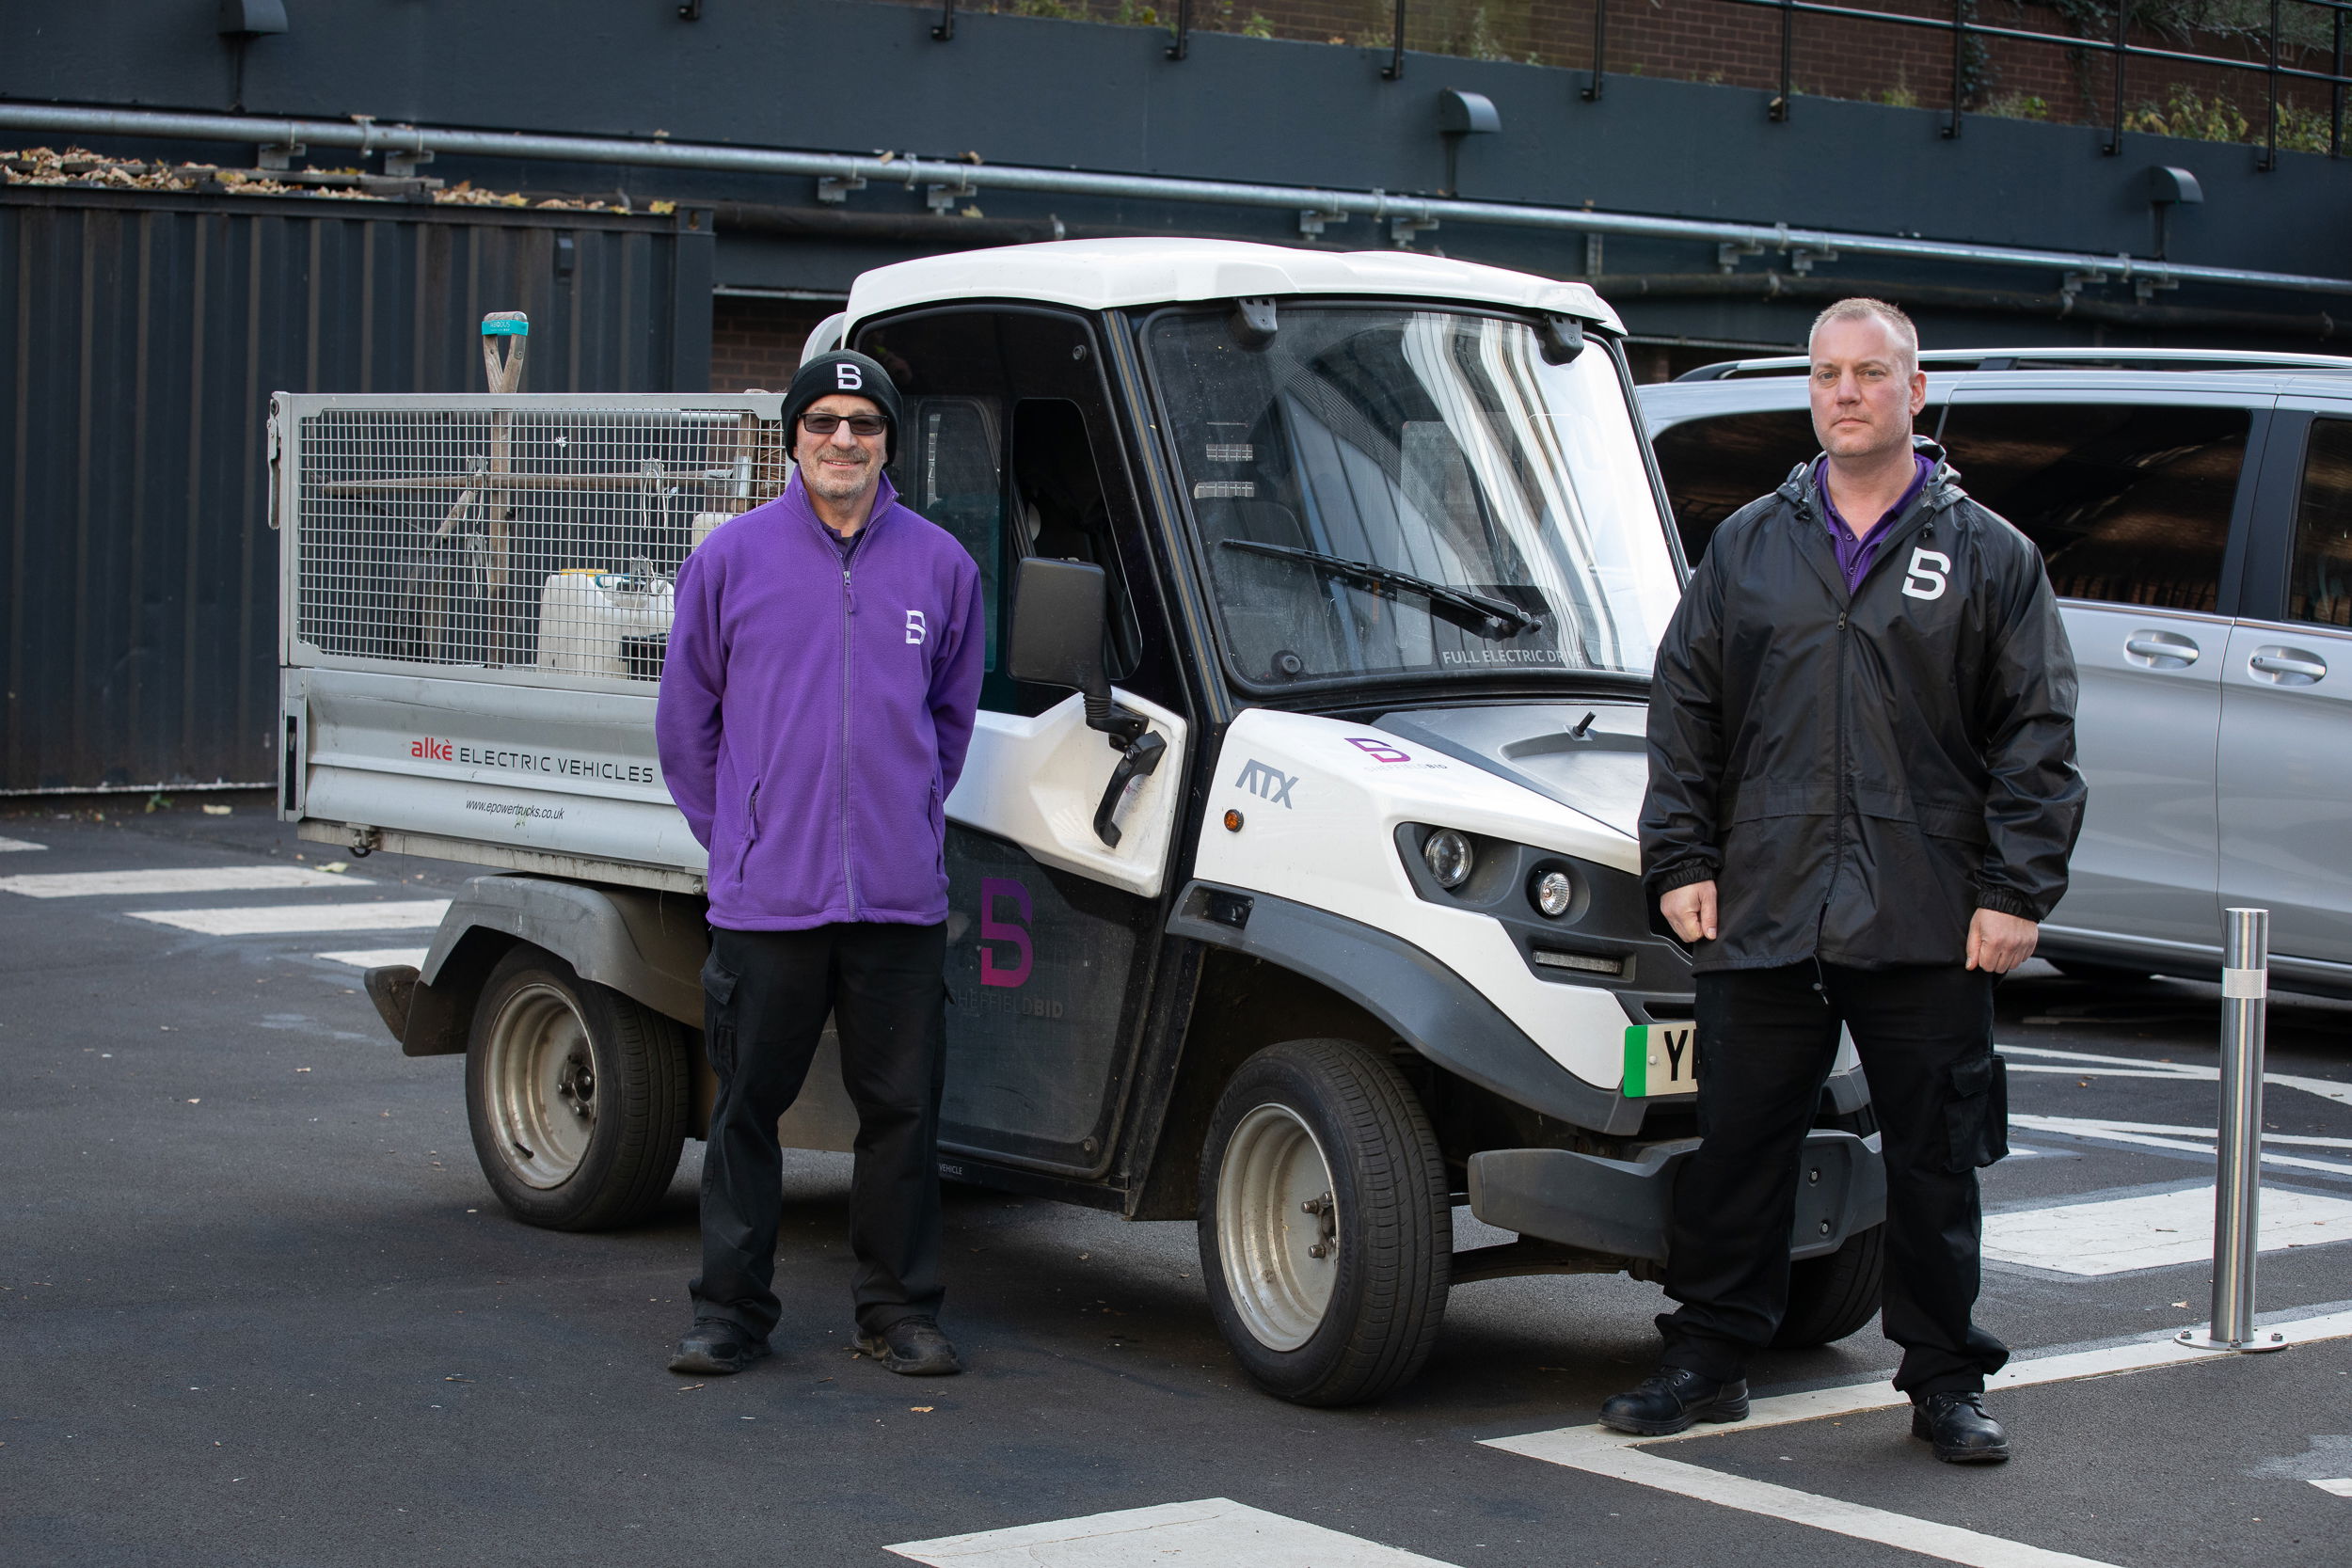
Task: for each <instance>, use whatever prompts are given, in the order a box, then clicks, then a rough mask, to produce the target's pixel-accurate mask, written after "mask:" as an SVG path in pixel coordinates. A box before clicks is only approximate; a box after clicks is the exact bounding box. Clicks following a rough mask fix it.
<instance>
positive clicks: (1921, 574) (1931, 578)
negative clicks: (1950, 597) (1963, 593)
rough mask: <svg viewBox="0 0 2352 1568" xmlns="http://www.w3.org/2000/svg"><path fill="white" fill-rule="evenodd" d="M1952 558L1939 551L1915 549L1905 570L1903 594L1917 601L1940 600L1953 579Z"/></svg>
mask: <svg viewBox="0 0 2352 1568" xmlns="http://www.w3.org/2000/svg"><path fill="white" fill-rule="evenodd" d="M1951 569H1952V558H1951V557H1950V556H1948V555H1945V554H1943V553H1941V552H1940V551H1937V550H1922V549H1915V550H1913V551H1912V552H1911V564H1910V565H1909V566H1906V567H1904V568H1903V592H1904V593H1905V594H1910V595H1911V596H1912V597H1913V598H1915V599H1940V598H1942V597H1943V596H1944V590H1945V589H1946V588H1947V587H1949V586H1950V584H1951V578H1949V577H1948V576H1947V575H1946V574H1947V573H1949V572H1950V571H1951Z"/></svg>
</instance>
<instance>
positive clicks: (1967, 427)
mask: <svg viewBox="0 0 2352 1568" xmlns="http://www.w3.org/2000/svg"><path fill="white" fill-rule="evenodd" d="M2251 424H2252V416H2251V415H2250V414H2249V413H2248V411H2247V410H2245V409H2243V408H2201V407H2193V406H2182V405H2180V404H2139V405H2122V404H2055V403H2030V404H2027V403H2018V404H1954V405H1953V407H1952V411H1951V415H1950V417H1949V418H1948V419H1947V420H1946V421H1945V426H1944V447H1945V450H1946V451H1947V452H1948V453H1949V454H1950V457H1951V463H1952V467H1954V468H1956V469H1957V470H1958V471H1959V474H1960V484H1961V488H1963V490H1966V491H1967V492H1968V494H1969V495H1971V496H1973V497H1975V498H1976V499H1978V500H1979V501H1980V502H1982V503H1983V504H1984V505H1986V506H1988V507H1991V508H1992V509H1993V510H1994V511H1995V512H1997V513H1999V514H2000V515H2002V516H2004V517H2006V518H2008V519H2009V520H2010V522H2012V523H2014V524H2016V525H2017V527H2018V528H2019V529H2020V530H2022V531H2024V532H2025V534H2026V537H2028V538H2030V539H2031V540H2032V541H2033V542H2034V543H2035V544H2036V545H2038V546H2041V549H2042V560H2043V561H2044V562H2046V563H2047V565H2048V567H2049V572H2050V585H2051V587H2052V588H2054V589H2055V590H2057V592H2058V596H2059V597H2060V598H2068V599H2093V600H2100V601H2104V602H2106V603H2109V604H2131V605H2145V606H2148V607H2150V608H2152V609H2159V610H2201V611H2204V612H2206V613H2208V614H2210V613H2213V612H2214V611H2215V610H2217V609H2218V608H2219V604H2220V597H2221V557H2222V553H2223V551H2224V550H2225V549H2226V548H2227V547H2228V546H2229V541H2230V514H2231V510H2232V508H2233V506H2234V504H2235V502H2236V499H2237V486H2238V475H2239V472H2240V470H2241V469H2243V468H2244V467H2245V466H2246V437H2247V432H2248V430H2249V428H2250V427H2251Z"/></svg>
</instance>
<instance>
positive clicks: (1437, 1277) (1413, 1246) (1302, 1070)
mask: <svg viewBox="0 0 2352 1568" xmlns="http://www.w3.org/2000/svg"><path fill="white" fill-rule="evenodd" d="M1453 1259H1454V1216H1453V1208H1452V1205H1451V1204H1450V1203H1449V1201H1448V1194H1447V1187H1446V1180H1445V1161H1444V1158H1443V1156H1442V1155H1440V1154H1439V1152H1438V1139H1437V1134H1436V1133H1435V1132H1432V1131H1431V1129H1430V1126H1429V1117H1428V1116H1427V1114H1426V1113H1424V1112H1423V1111H1422V1107H1421V1102H1420V1101H1419V1100H1417V1099H1416V1098H1415V1097H1414V1094H1413V1091H1412V1088H1411V1086H1410V1085H1407V1084H1406V1082H1405V1078H1404V1076H1403V1074H1401V1073H1399V1072H1398V1071H1397V1069H1395V1067H1394V1066H1393V1065H1391V1063H1390V1062H1389V1061H1388V1060H1387V1059H1385V1058H1384V1057H1382V1056H1381V1055H1379V1054H1377V1053H1374V1052H1372V1051H1369V1050H1367V1049H1365V1048H1364V1047H1363V1046H1361V1045H1359V1044H1356V1043H1355V1042H1354V1041H1351V1040H1290V1041H1285V1042H1284V1043H1282V1044H1280V1045H1274V1046H1268V1047H1267V1048H1266V1049H1265V1050H1263V1051H1261V1052H1259V1053H1257V1054H1256V1055H1254V1056H1252V1057H1250V1058H1249V1060H1248V1061H1247V1062H1245V1063H1243V1064H1242V1067H1241V1069H1240V1070H1239V1071H1238V1072H1236V1073H1234V1074H1233V1078H1232V1082H1231V1083H1230V1084H1228V1085H1226V1087H1225V1093H1224V1094H1223V1096H1222V1097H1220V1098H1219V1100H1218V1101H1217V1105H1216V1115H1215V1116H1214V1117H1212V1118H1211V1119H1210V1123H1209V1135H1208V1141H1207V1143H1206V1145H1205V1146H1204V1148H1203V1149H1202V1151H1201V1159H1200V1270H1201V1276H1202V1277H1203V1278H1204V1279H1206V1280H1207V1281H1208V1286H1209V1306H1210V1309H1211V1310H1212V1311H1213V1312H1214V1313H1215V1314H1216V1323H1217V1327H1218V1328H1219V1329H1220V1330H1222V1331H1223V1333H1224V1335H1225V1340H1226V1343H1228V1344H1229V1345H1231V1346H1232V1350H1233V1355H1234V1357H1235V1358H1236V1359H1237V1360H1239V1361H1240V1362H1241V1364H1242V1370H1245V1371H1247V1372H1248V1374H1249V1376H1250V1379H1251V1381H1253V1382H1255V1383H1256V1384H1257V1385H1258V1386H1260V1387H1261V1388H1263V1389H1264V1390H1265V1391H1266V1392H1268V1393H1270V1394H1274V1395H1277V1396H1279V1397H1280V1398H1282V1399H1286V1400H1291V1401H1294V1402H1296V1403H1299V1404H1313V1405H1338V1404H1355V1403H1359V1402H1362V1401H1365V1400H1373V1399H1377V1398H1379V1397H1380V1396H1381V1395H1383V1394H1385V1393H1387V1392H1389V1390H1391V1388H1394V1387H1396V1386H1398V1385H1400V1384H1402V1383H1404V1382H1405V1381H1406V1379H1407V1378H1410V1377H1411V1376H1412V1375H1413V1374H1414V1373H1415V1372H1417V1371H1419V1370H1421V1367H1422V1362H1424V1361H1426V1360H1428V1358H1429V1352H1430V1350H1431V1348H1432V1347H1433V1346H1434V1345H1435V1344H1436V1343H1437V1338H1438V1325H1439V1324H1440V1323H1442V1322H1443V1321H1444V1318H1445V1294H1446V1285H1447V1282H1448V1277H1449V1275H1450V1272H1451V1269H1452V1264H1453Z"/></svg>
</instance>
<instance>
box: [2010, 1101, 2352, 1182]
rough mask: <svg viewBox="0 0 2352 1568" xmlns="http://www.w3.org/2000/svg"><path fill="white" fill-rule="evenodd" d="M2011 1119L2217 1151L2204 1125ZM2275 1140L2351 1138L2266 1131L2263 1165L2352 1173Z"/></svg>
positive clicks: (2328, 1144) (2334, 1144) (2335, 1143)
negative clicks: (2280, 1147) (2285, 1150)
mask: <svg viewBox="0 0 2352 1568" xmlns="http://www.w3.org/2000/svg"><path fill="white" fill-rule="evenodd" d="M2009 1120H2010V1126H2012V1127H2030V1128H2033V1129H2035V1130H2037V1131H2039V1132H2067V1133H2071V1134H2073V1135H2074V1136H2075V1137H2077V1138H2092V1139H2098V1140H2101V1141H2103V1142H2106V1143H2118V1144H2136V1145H2137V1146H2138V1147H2140V1148H2177V1149H2183V1150H2185V1151H2186V1152H2188V1153H2191V1154H2202V1155H2206V1156H2208V1157H2210V1156H2211V1155H2212V1154H2213V1152H2214V1147H2213V1140H2214V1137H2215V1134H2214V1132H2213V1131H2212V1130H2211V1129H2209V1128H2203V1127H2163V1126H2158V1125H2156V1124H2153V1123H2150V1122H2134V1121H2107V1120H2105V1119H2103V1118H2101V1117H2035V1116H2026V1115H2025V1114H2024V1113H2022V1112H2012V1113H2010V1118H2009ZM2167 1134H2172V1135H2170V1136H2168V1135H2167ZM2185 1138H2202V1139H2203V1140H2205V1141H2204V1142H2202V1143H2187V1142H2184V1141H2183V1140H2184V1139H2185ZM2274 1143H2280V1144H2303V1145H2312V1144H2317V1145H2319V1146H2320V1147H2322V1148H2352V1138H2312V1137H2301V1136H2294V1135H2290V1134H2287V1133H2283V1132H2265V1133H2264V1134H2263V1146H2264V1147H2263V1164H2266V1165H2285V1166H2287V1167H2289V1168H2291V1169H2295V1170H2324V1171H2326V1172H2328V1174H2329V1175H2331V1176H2352V1165H2348V1164H2344V1162H2342V1161H2340V1160H2311V1159H2306V1158H2304V1157H2303V1156H2302V1155H2299V1154H2280V1153H2276V1152H2274V1151H2273V1150H2272V1149H2271V1148H2270V1147H2269V1146H2270V1145H2272V1144H2274Z"/></svg>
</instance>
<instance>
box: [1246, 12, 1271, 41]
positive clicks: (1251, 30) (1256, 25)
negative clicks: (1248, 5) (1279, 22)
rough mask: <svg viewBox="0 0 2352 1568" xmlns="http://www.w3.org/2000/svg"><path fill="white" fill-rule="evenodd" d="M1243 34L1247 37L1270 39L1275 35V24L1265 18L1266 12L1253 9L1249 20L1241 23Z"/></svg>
mask: <svg viewBox="0 0 2352 1568" xmlns="http://www.w3.org/2000/svg"><path fill="white" fill-rule="evenodd" d="M1241 36H1242V37H1244V38H1246V39H1270V38H1272V37H1273V36H1274V24H1273V23H1271V22H1268V21H1267V20H1266V19H1265V13H1264V12H1263V11H1251V12H1250V13H1249V20H1248V21H1247V22H1245V23H1243V24H1241Z"/></svg>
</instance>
